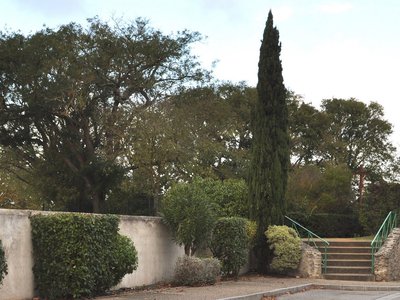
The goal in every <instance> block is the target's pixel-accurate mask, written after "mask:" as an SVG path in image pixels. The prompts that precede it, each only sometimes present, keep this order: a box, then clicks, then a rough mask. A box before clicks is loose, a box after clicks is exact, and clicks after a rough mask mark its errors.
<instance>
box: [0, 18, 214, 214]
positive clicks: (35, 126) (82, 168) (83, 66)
mask: <svg viewBox="0 0 400 300" xmlns="http://www.w3.org/2000/svg"><path fill="white" fill-rule="evenodd" d="M200 39H201V37H200V35H199V34H198V33H196V32H189V31H186V30H183V31H180V32H178V33H177V34H169V35H164V34H162V33H161V32H160V31H158V30H155V29H153V28H151V27H149V26H148V24H147V22H146V21H144V20H142V19H137V20H136V21H133V22H119V23H117V24H116V23H114V24H108V23H106V22H103V21H101V20H99V19H98V18H92V19H89V20H88V24H87V26H81V25H78V24H76V23H70V24H67V25H62V26H60V27H58V28H57V29H51V28H43V29H42V30H40V31H38V32H35V33H32V34H29V35H23V34H21V33H20V32H7V31H6V32H0V78H2V79H1V87H2V99H6V100H4V101H1V105H0V144H1V145H2V146H4V147H5V148H7V149H9V150H10V151H12V152H14V153H15V154H16V155H17V156H18V158H19V161H18V162H17V165H16V167H17V168H20V169H23V170H25V171H26V173H27V174H31V173H33V174H35V176H37V177H38V178H37V179H36V180H35V179H33V182H31V183H32V184H35V185H36V187H37V189H38V191H40V193H41V194H43V196H44V197H45V198H47V199H51V201H53V202H52V204H53V203H55V208H56V209H59V208H60V207H61V208H62V209H65V208H67V209H70V210H74V211H76V210H79V211H94V212H100V210H101V207H102V204H103V202H104V201H105V199H107V196H108V193H109V192H110V191H112V190H113V189H115V188H116V187H118V186H119V185H120V184H121V181H122V180H123V179H124V177H126V176H127V175H128V174H131V173H132V172H130V171H132V170H134V169H137V166H136V164H134V163H133V162H132V161H130V160H129V155H130V154H131V153H132V152H134V151H135V149H133V148H134V147H133V144H134V143H132V141H135V142H137V141H138V140H137V139H138V138H139V139H140V138H141V137H140V136H139V137H138V135H137V132H136V131H133V130H134V126H132V125H134V124H132V123H134V121H133V120H139V122H141V121H142V120H141V115H140V112H143V111H144V110H147V109H149V110H150V109H151V108H153V107H156V106H157V105H158V104H159V103H161V102H163V101H166V99H169V98H170V96H171V95H173V94H177V93H178V91H183V90H185V89H186V88H187V86H191V87H193V86H196V84H198V83H201V82H204V81H205V80H207V78H208V72H206V71H204V70H203V69H201V68H200V66H199V62H198V61H197V60H196V58H195V57H194V56H193V55H191V53H190V47H191V45H192V44H193V43H194V42H197V41H199V40H200ZM10 62H12V64H10ZM150 126H151V125H150ZM132 131H133V132H132ZM131 137H132V138H131ZM151 138H152V141H155V140H156V139H157V137H155V136H154V135H152V136H151ZM127 141H130V142H131V143H129V144H126V142H127ZM156 143H157V142H156ZM149 153H151V152H149ZM127 161H129V163H126V162H127ZM121 162H124V163H123V164H122V163H121ZM147 162H148V163H149V161H147ZM150 164H151V166H150V167H149V169H151V170H152V168H153V166H155V165H157V163H156V162H155V161H153V160H152V161H150ZM19 175H20V174H19ZM124 175H125V176H124ZM23 179H24V180H27V179H26V178H23ZM64 192H65V193H64ZM54 195H55V196H56V197H53V196H54ZM57 202H58V203H57ZM49 203H50V202H49Z"/></svg>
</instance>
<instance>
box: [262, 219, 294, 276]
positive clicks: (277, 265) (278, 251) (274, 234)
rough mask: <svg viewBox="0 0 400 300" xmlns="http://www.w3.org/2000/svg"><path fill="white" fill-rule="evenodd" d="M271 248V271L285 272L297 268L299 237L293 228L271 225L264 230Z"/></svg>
mask: <svg viewBox="0 0 400 300" xmlns="http://www.w3.org/2000/svg"><path fill="white" fill-rule="evenodd" d="M265 235H266V237H267V240H268V244H269V247H270V249H271V250H273V258H272V262H271V264H270V269H271V271H274V272H277V273H286V272H288V271H290V270H295V269H297V267H298V265H299V263H300V259H301V239H300V238H299V236H298V235H297V233H296V231H295V230H294V229H293V228H290V227H287V226H276V225H272V226H269V227H268V230H267V231H266V232H265Z"/></svg>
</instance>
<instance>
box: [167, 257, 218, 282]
mask: <svg viewBox="0 0 400 300" xmlns="http://www.w3.org/2000/svg"><path fill="white" fill-rule="evenodd" d="M220 273H221V264H220V262H219V260H218V259H216V258H203V259H201V258H198V257H194V256H187V255H185V256H183V257H180V258H179V259H178V261H177V262H176V267H175V275H174V284H176V285H188V286H199V285H206V284H214V283H215V282H216V281H217V278H218V276H219V275H220Z"/></svg>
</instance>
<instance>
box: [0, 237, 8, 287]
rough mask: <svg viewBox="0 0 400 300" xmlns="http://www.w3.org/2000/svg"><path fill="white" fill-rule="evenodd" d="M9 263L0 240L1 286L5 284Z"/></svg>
mask: <svg viewBox="0 0 400 300" xmlns="http://www.w3.org/2000/svg"><path fill="white" fill-rule="evenodd" d="M7 270H8V269H7V261H6V254H5V253H4V250H3V245H2V243H1V240H0V285H1V284H2V282H3V279H4V277H5V276H6V275H7Z"/></svg>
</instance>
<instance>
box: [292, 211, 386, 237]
mask: <svg viewBox="0 0 400 300" xmlns="http://www.w3.org/2000/svg"><path fill="white" fill-rule="evenodd" d="M288 215H289V217H290V218H292V219H293V220H295V221H296V222H298V223H300V224H301V225H303V226H304V227H306V228H308V229H310V230H311V231H312V232H314V233H315V234H317V235H319V236H321V237H327V238H329V237H355V236H363V235H364V230H363V228H362V226H361V224H360V222H359V219H358V216H357V214H356V213H353V214H333V213H329V214H326V213H316V214H312V215H307V214H304V213H300V212H297V213H296V212H291V213H288ZM385 217H386V216H385ZM385 217H384V218H385ZM382 221H383V219H382V220H381V222H382Z"/></svg>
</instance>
